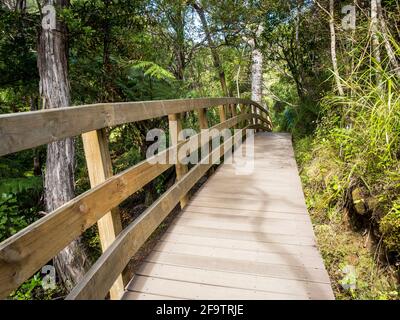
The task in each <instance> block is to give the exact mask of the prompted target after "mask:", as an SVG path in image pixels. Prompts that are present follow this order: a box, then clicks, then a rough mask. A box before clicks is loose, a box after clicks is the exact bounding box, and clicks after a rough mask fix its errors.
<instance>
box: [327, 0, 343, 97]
mask: <svg viewBox="0 0 400 320" xmlns="http://www.w3.org/2000/svg"><path fill="white" fill-rule="evenodd" d="M334 14H335V7H334V0H329V15H330V17H329V29H330V34H331V58H332V66H333V72H334V76H335V81H336V86H337V89H338V92H339V95H341V96H343V95H344V91H343V87H342V84H341V82H340V75H339V68H338V64H337V56H336V32H335V18H334V17H335V16H334Z"/></svg>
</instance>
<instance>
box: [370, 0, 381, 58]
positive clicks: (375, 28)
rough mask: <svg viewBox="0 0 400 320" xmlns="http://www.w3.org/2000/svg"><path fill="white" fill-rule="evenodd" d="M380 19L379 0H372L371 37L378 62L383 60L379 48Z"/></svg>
mask: <svg viewBox="0 0 400 320" xmlns="http://www.w3.org/2000/svg"><path fill="white" fill-rule="evenodd" d="M378 24H379V20H378V0H371V37H372V51H373V55H374V58H375V60H376V62H377V63H380V62H381V52H380V48H379V36H378V31H379V27H378Z"/></svg>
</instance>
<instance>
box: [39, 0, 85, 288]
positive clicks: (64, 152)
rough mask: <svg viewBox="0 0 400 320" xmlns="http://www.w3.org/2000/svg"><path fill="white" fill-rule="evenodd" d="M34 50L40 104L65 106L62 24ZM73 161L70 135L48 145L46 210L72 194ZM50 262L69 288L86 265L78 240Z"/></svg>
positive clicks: (55, 0)
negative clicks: (36, 54) (35, 51)
mask: <svg viewBox="0 0 400 320" xmlns="http://www.w3.org/2000/svg"><path fill="white" fill-rule="evenodd" d="M42 5H54V6H55V7H56V10H58V9H60V8H63V7H65V6H67V5H68V0H46V1H44V2H43V3H42ZM38 52H39V55H38V69H39V75H40V83H39V89H40V95H41V97H42V101H43V107H44V108H45V109H52V108H61V107H67V106H69V105H70V86H69V82H68V61H67V32H66V27H65V25H64V24H62V23H60V22H59V21H57V23H56V29H51V28H50V29H44V28H42V30H41V34H40V39H39V50H38ZM74 160H75V148H74V140H73V138H67V139H62V140H59V141H56V142H52V143H50V144H48V146H47V158H46V174H45V203H46V211H47V212H51V211H53V210H55V209H56V208H58V207H60V206H61V205H63V204H64V203H65V202H67V201H69V200H71V199H72V198H73V197H74V167H75V163H74ZM54 264H55V267H56V269H57V271H58V275H59V277H60V279H61V280H62V282H63V283H64V285H65V286H66V288H67V289H71V288H72V287H73V286H74V285H75V284H76V283H77V281H79V280H80V279H81V278H82V276H83V275H84V273H85V272H86V270H87V266H88V259H87V258H86V255H85V251H84V249H83V247H82V245H81V241H80V239H77V240H75V241H73V242H72V243H71V244H70V245H69V246H68V247H66V248H65V249H64V250H63V251H61V252H60V253H59V255H57V256H56V257H55V258H54Z"/></svg>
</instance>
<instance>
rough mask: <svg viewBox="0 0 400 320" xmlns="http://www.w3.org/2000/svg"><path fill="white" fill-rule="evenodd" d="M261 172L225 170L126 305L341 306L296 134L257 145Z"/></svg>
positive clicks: (190, 209) (149, 262) (164, 242)
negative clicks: (305, 186) (321, 247)
mask: <svg viewBox="0 0 400 320" xmlns="http://www.w3.org/2000/svg"><path fill="white" fill-rule="evenodd" d="M254 141H255V145H254V148H253V150H254V156H255V161H254V171H253V173H251V174H250V175H237V174H236V169H235V167H234V165H232V164H223V165H221V166H220V167H219V168H218V170H217V171H216V172H215V174H214V175H213V176H212V177H211V178H209V179H208V180H207V182H206V183H205V184H204V185H203V186H202V187H201V188H200V190H198V191H197V193H196V194H195V195H194V197H193V198H192V199H191V200H190V201H189V203H188V205H187V207H186V208H185V209H184V210H182V212H181V213H180V214H179V215H178V216H177V217H176V218H175V219H174V221H173V222H172V224H171V225H170V226H169V228H168V230H167V231H166V233H165V234H164V235H163V236H162V238H161V240H160V241H159V242H158V243H157V245H156V246H155V247H154V249H153V251H152V252H151V253H150V254H149V255H148V256H147V257H146V258H145V259H144V262H143V263H142V265H141V266H140V267H139V268H138V270H137V272H136V274H135V276H134V277H133V279H132V280H131V282H130V283H129V284H128V286H127V288H126V293H125V295H124V297H123V299H132V300H134V299H135V300H136V299H168V298H169V299H171V298H172V299H174V298H176V299H334V295H333V292H332V288H331V284H330V279H329V276H328V273H327V272H326V270H325V267H324V264H323V261H322V258H321V256H320V253H319V251H318V248H317V246H316V242H315V237H314V232H313V227H312V224H311V221H310V217H309V215H308V212H307V208H306V206H305V200H304V195H303V191H302V187H301V182H300V178H299V175H298V171H297V165H296V162H295V159H294V154H293V148H292V143H291V137H290V135H289V134H281V133H260V134H257V135H256V136H255V138H254Z"/></svg>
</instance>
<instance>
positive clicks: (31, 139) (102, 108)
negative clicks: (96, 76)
mask: <svg viewBox="0 0 400 320" xmlns="http://www.w3.org/2000/svg"><path fill="white" fill-rule="evenodd" d="M228 104H244V105H253V106H255V107H256V108H258V109H260V110H261V111H262V112H265V113H267V114H268V110H266V109H265V108H263V107H262V106H261V105H260V104H258V103H257V102H255V101H252V100H250V99H243V98H234V97H223V98H193V99H170V100H151V101H135V102H112V103H96V104H86V105H78V106H71V107H64V108H55V109H45V110H38V111H27V112H17V113H8V114H3V115H0V135H1V137H2V139H1V140H2V143H1V144H0V156H3V155H7V154H10V153H13V152H17V151H21V150H25V149H30V148H34V147H37V146H40V145H43V144H47V143H50V142H53V141H56V140H59V139H62V138H67V137H74V136H77V135H79V134H81V133H84V132H88V131H92V130H98V129H102V128H106V127H111V126H116V125H121V124H124V123H130V122H135V121H142V120H149V119H153V118H157V117H163V116H166V115H168V114H171V113H180V112H187V111H192V110H195V109H201V108H209V107H213V106H218V105H228ZM27 130H30V132H29V135H27Z"/></svg>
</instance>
